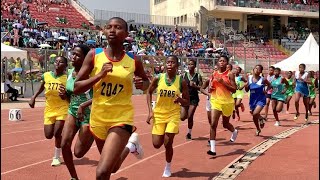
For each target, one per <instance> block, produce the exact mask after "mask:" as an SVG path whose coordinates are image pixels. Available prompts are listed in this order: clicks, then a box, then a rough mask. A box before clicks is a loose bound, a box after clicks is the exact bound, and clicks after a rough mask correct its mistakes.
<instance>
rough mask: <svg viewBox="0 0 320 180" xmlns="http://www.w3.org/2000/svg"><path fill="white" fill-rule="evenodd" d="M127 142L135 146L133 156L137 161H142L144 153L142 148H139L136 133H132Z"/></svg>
mask: <svg viewBox="0 0 320 180" xmlns="http://www.w3.org/2000/svg"><path fill="white" fill-rule="evenodd" d="M129 142H131V143H132V144H134V145H135V146H136V150H135V151H134V152H133V154H134V155H135V156H136V157H137V158H138V159H142V158H143V155H144V152H143V149H142V146H141V144H140V141H139V136H138V133H132V134H131V136H130V138H129Z"/></svg>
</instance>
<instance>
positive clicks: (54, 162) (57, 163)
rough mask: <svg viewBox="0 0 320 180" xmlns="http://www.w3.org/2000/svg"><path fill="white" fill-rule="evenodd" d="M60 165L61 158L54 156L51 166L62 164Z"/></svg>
mask: <svg viewBox="0 0 320 180" xmlns="http://www.w3.org/2000/svg"><path fill="white" fill-rule="evenodd" d="M60 165H61V161H60V158H53V159H52V163H51V166H60Z"/></svg>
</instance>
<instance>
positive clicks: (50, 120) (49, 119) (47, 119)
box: [44, 114, 67, 125]
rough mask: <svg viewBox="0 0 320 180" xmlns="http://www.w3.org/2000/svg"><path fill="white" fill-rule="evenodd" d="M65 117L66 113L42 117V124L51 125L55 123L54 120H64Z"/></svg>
mask: <svg viewBox="0 0 320 180" xmlns="http://www.w3.org/2000/svg"><path fill="white" fill-rule="evenodd" d="M66 118H67V114H63V115H59V116H52V117H44V125H51V124H54V123H56V121H65V119H66Z"/></svg>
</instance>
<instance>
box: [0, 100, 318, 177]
mask: <svg viewBox="0 0 320 180" xmlns="http://www.w3.org/2000/svg"><path fill="white" fill-rule="evenodd" d="M133 102H134V107H135V125H136V126H137V127H138V131H137V132H138V133H139V134H140V139H141V142H142V145H143V147H144V151H145V157H144V159H142V160H140V161H138V160H137V159H136V158H135V157H134V156H132V155H129V156H128V158H127V159H126V160H125V162H124V163H123V164H122V167H121V168H120V170H119V171H118V172H117V173H116V174H114V175H113V176H112V178H111V179H122V180H123V179H138V180H141V179H161V175H162V172H163V168H164V165H165V157H164V156H165V154H164V148H163V147H162V148H161V149H159V150H156V149H154V148H153V146H152V142H151V134H150V133H151V126H150V125H148V124H146V123H145V120H146V118H147V108H146V100H145V96H134V97H133ZM204 102H205V97H204V96H201V103H200V106H199V107H198V109H197V111H196V114H195V124H194V129H193V132H192V135H193V138H195V140H193V141H186V140H185V134H186V131H187V123H186V122H182V123H181V125H180V134H179V135H177V136H176V138H175V142H174V157H173V161H172V172H173V177H172V178H170V179H182V178H192V179H209V178H212V177H214V176H215V175H216V174H217V173H218V172H219V171H220V170H222V169H223V168H224V167H225V166H227V165H228V164H229V163H230V162H231V161H233V160H234V159H235V158H237V157H238V156H239V155H241V154H244V153H245V152H246V151H247V150H249V149H250V148H252V147H254V146H255V145H256V144H258V143H260V142H262V141H264V140H265V139H267V138H269V137H270V136H273V135H275V134H277V133H279V132H282V131H284V130H286V129H288V128H291V127H294V126H297V125H301V124H302V123H304V120H303V119H304V118H303V117H304V115H303V114H301V116H300V118H299V120H297V122H294V121H293V120H292V119H293V114H289V115H287V114H283V113H281V114H280V120H282V121H281V125H282V126H280V127H275V126H273V124H274V119H270V120H269V121H268V122H267V124H266V126H265V128H264V129H263V131H262V133H261V135H262V136H260V137H256V136H254V134H255V128H254V125H253V122H252V120H251V116H250V114H249V111H248V108H247V109H246V111H245V112H244V113H242V114H240V115H241V121H240V122H235V121H233V120H231V122H232V124H233V125H234V126H236V127H237V128H238V129H239V136H238V139H237V141H236V142H235V143H230V142H229V138H230V135H231V134H230V132H228V131H226V130H224V129H223V127H222V125H221V123H220V124H219V127H218V134H217V147H216V150H217V157H215V158H212V157H210V156H208V155H207V154H206V151H207V150H208V148H209V147H208V146H207V137H208V135H209V126H208V122H207V117H206V111H205V103H204ZM244 104H245V105H248V100H247V99H244ZM317 104H319V102H318V100H317ZM291 106H292V107H291V109H290V110H291V111H290V112H294V111H293V110H294V102H293V101H292V102H291ZM15 108H17V107H15ZM302 108H303V106H302V103H301V106H300V109H301V112H303V111H302ZM314 111H316V112H314V116H312V117H311V118H310V120H315V119H318V116H319V114H318V110H314ZM22 113H23V119H24V121H20V122H10V121H8V110H2V111H1V115H2V116H1V130H2V132H1V158H2V161H1V178H2V179H8V180H11V179H27V180H29V179H30V180H31V179H32V180H37V179H39V180H40V179H41V180H43V179H50V180H51V179H69V178H70V176H69V173H68V171H67V168H66V167H65V166H64V165H62V166H59V167H51V166H50V163H51V160H52V156H53V150H54V141H53V140H46V139H45V137H44V134H43V108H36V109H22ZM270 113H271V112H270ZM269 118H273V115H271V114H270V115H269ZM316 127H318V125H316ZM314 129H315V128H312V131H310V130H311V128H310V127H308V128H306V129H305V130H303V132H301V134H302V133H309V134H312V135H308V136H307V135H304V134H302V135H300V136H299V134H300V133H297V134H296V135H293V136H292V137H290V138H289V139H288V140H283V143H281V142H280V143H278V144H276V145H274V146H273V147H272V148H278V149H277V150H275V151H276V152H279V153H281V152H282V154H280V155H281V158H280V155H278V156H276V158H274V157H271V156H270V155H268V152H269V151H267V152H266V154H265V155H263V156H262V157H259V158H258V160H260V159H262V158H268V159H272V161H266V162H268V166H269V167H268V172H269V173H273V172H278V171H279V167H278V166H279V165H281V164H280V161H282V162H283V163H286V161H287V158H289V156H288V155H289V154H290V155H291V156H292V157H296V156H297V157H296V159H292V158H291V159H290V160H291V161H292V163H294V161H295V160H296V161H297V162H300V160H299V161H298V159H300V157H301V156H303V154H304V153H310V154H313V156H312V158H313V157H318V158H319V153H318V152H316V148H315V147H316V146H318V144H317V143H314V142H315V141H316V138H315V137H317V138H318V139H319V133H318V131H317V133H316V132H315V130H314ZM297 136H298V137H299V138H296V137H297ZM308 137H309V138H308ZM313 137H314V139H312V138H313ZM291 139H292V141H290V142H287V141H289V140H291ZM306 140H308V141H312V142H310V143H311V144H309V145H303V144H302V143H306V142H304V141H306ZM297 141H299V143H301V146H297V145H295V144H293V142H295V143H296V142H297ZM304 146H307V147H310V148H308V149H312V148H313V149H312V150H310V151H309V150H308V151H306V150H305V149H302V147H304ZM272 148H271V150H270V152H272ZM299 148H300V149H299ZM314 149H315V150H314ZM298 150H300V152H304V153H302V154H295V153H297V152H298ZM270 154H271V153H270ZM271 155H272V154H271ZM291 156H290V157H291ZM308 157H309V156H306V157H303V158H304V160H308V162H310V161H318V160H315V159H313V160H312V159H310V158H308ZM98 160H99V153H98V150H97V148H96V147H95V144H94V146H93V147H92V148H91V150H90V151H89V152H88V153H87V155H86V156H85V157H84V158H82V159H76V160H75V164H76V169H77V172H78V175H79V177H80V179H82V180H91V179H94V178H95V169H96V166H97V163H98ZM258 160H257V165H256V166H257V167H256V166H255V163H253V164H252V166H253V167H252V169H254V168H255V167H256V168H259V167H262V166H264V167H265V166H266V164H263V162H260V164H258V163H259V161H258ZM291 161H290V162H291ZM288 162H289V161H288ZM270 163H272V164H274V166H270ZM309 165H310V166H312V168H313V169H315V167H314V166H315V164H314V163H313V164H312V163H310V164H309ZM317 165H318V166H319V164H317ZM295 167H297V168H299V167H298V166H291V165H290V168H286V169H285V171H286V172H287V173H286V175H288V176H286V177H284V178H286V179H293V177H294V176H295V174H294V173H293V172H294V171H296V170H295V169H294V168H295ZM308 167H309V166H308ZM281 170H284V169H281ZM246 171H248V173H247V174H245V172H246ZM250 172H254V173H256V174H252V173H251V174H250ZM259 172H260V171H253V170H251V169H250V166H249V169H248V170H245V171H244V172H243V176H245V175H246V179H257V178H250V177H251V176H252V177H255V176H258V174H257V173H259ZM290 172H291V173H290ZM261 173H262V174H263V175H264V172H261ZM304 173H308V174H311V173H314V172H313V171H312V172H311V171H305V172H304ZM317 173H318V174H319V171H317ZM318 174H317V175H318ZM309 177H315V176H311V175H310V176H309ZM259 178H261V176H259ZM270 178H272V177H271V176H269V178H265V179H270Z"/></svg>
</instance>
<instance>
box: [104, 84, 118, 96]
mask: <svg viewBox="0 0 320 180" xmlns="http://www.w3.org/2000/svg"><path fill="white" fill-rule="evenodd" d="M101 86H102V90H101V95H102V96H111V95H116V94H118V93H120V92H121V91H122V89H123V85H122V84H112V83H108V84H107V83H105V82H103V83H101Z"/></svg>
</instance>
